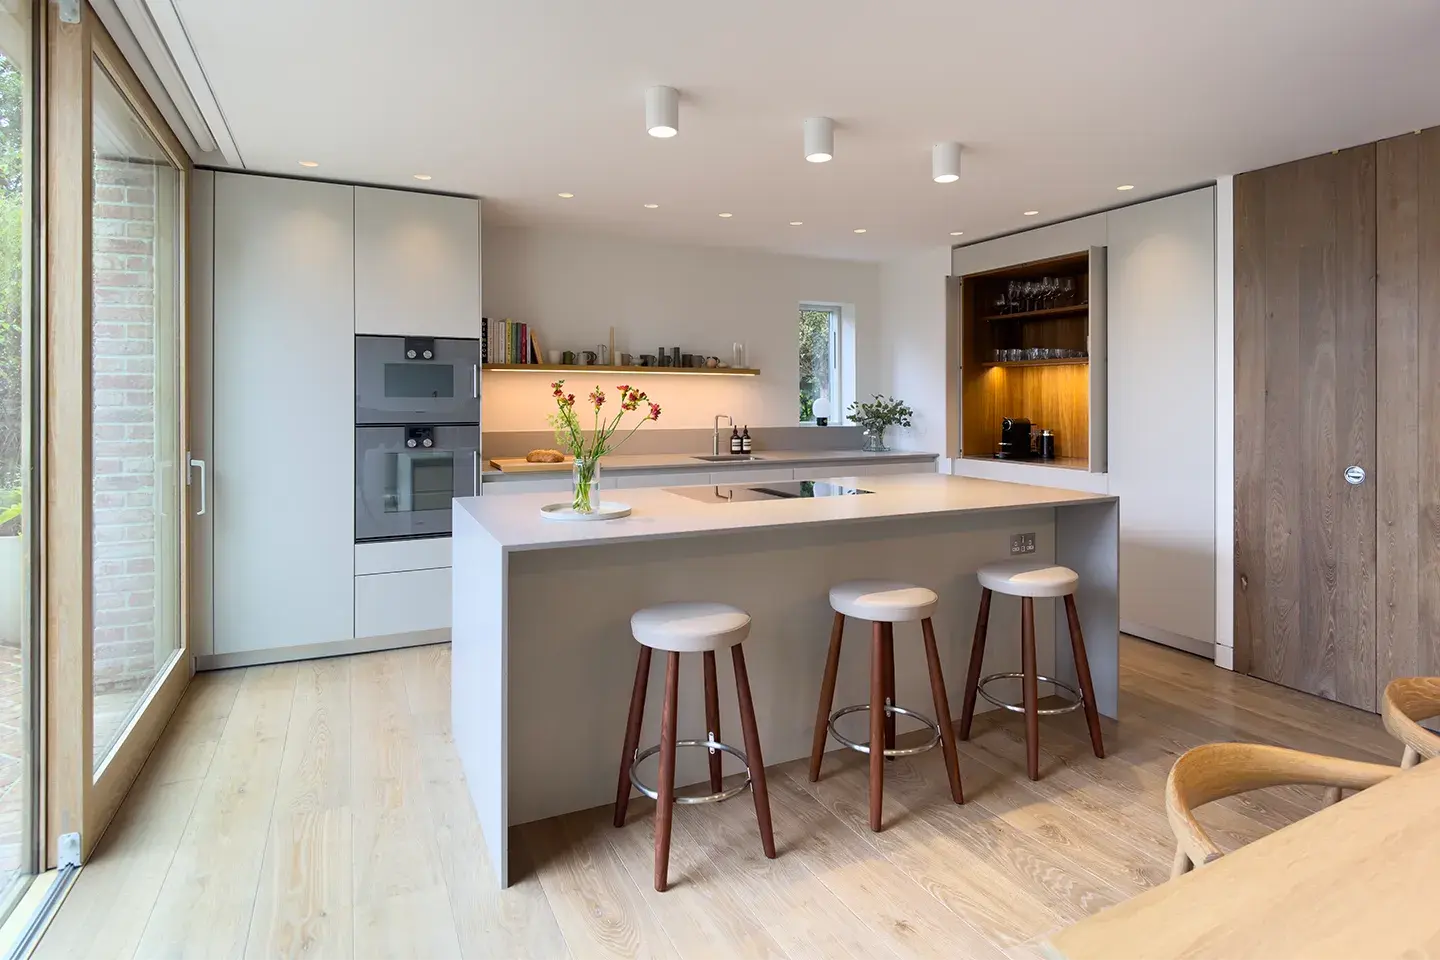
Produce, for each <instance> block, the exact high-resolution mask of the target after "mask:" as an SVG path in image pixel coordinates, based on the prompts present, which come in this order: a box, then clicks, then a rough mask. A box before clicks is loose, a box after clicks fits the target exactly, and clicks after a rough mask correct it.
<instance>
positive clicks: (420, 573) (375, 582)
mask: <svg viewBox="0 0 1440 960" xmlns="http://www.w3.org/2000/svg"><path fill="white" fill-rule="evenodd" d="M449 627H450V568H449V567H438V568H436V569H433V570H410V571H407V572H404V573H374V574H370V575H369V576H363V577H356V578H355V636H356V637H388V636H390V635H392V634H397V633H417V632H419V631H421V630H444V629H449Z"/></svg>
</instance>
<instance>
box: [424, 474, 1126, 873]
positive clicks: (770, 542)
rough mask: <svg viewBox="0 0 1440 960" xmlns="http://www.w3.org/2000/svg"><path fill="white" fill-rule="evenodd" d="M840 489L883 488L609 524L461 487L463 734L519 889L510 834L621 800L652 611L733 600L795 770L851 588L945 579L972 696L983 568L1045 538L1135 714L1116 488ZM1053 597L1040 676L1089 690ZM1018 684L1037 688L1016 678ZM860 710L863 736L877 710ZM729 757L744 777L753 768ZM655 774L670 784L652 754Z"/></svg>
mask: <svg viewBox="0 0 1440 960" xmlns="http://www.w3.org/2000/svg"><path fill="white" fill-rule="evenodd" d="M831 482H833V483H835V484H843V485H846V486H849V487H854V488H859V489H863V490H866V491H870V492H869V493H867V494H863V495H850V496H833V497H821V498H815V499H777V500H770V501H743V502H742V501H738V500H737V501H735V502H712V503H706V502H702V501H700V500H697V499H694V498H693V497H692V496H682V495H680V494H678V493H674V492H671V491H669V490H667V489H664V488H651V489H632V490H615V491H608V492H607V494H606V499H607V500H621V501H623V502H625V503H626V504H628V505H629V506H630V507H631V508H632V509H633V513H632V515H631V516H629V517H626V518H623V519H620V520H612V521H606V522H592V523H556V522H551V521H546V520H543V519H541V517H540V512H539V511H540V507H541V506H543V505H544V504H547V503H550V502H553V501H555V500H556V499H557V497H556V495H555V494H553V493H548V494H547V493H537V494H519V495H515V496H510V497H503V498H489V497H484V498H466V499H459V500H456V501H455V503H454V534H453V537H454V541H453V548H454V552H453V556H454V560H453V568H452V576H453V578H454V580H453V585H454V589H453V598H454V599H453V604H454V617H453V627H452V681H451V713H452V721H453V730H454V738H455V744H456V748H457V750H458V751H459V754H460V758H461V761H462V763H463V764H464V768H465V774H466V780H467V782H468V784H469V788H470V793H471V797H472V799H473V800H474V802H475V808H476V811H477V813H478V815H479V819H480V824H481V827H482V829H483V831H484V834H485V842H486V846H487V848H488V852H489V856H490V862H491V864H492V865H493V866H494V868H495V870H496V872H497V874H498V879H499V882H500V884H501V885H502V886H504V885H506V884H508V880H509V865H508V846H509V843H508V832H509V831H508V828H509V827H510V826H512V825H515V824H519V823H526V822H529V821H532V820H539V819H543V818H545V817H551V816H556V815H558V814H562V813H568V812H571V811H575V810H583V809H586V808H589V807H594V806H599V805H602V804H605V803H608V802H611V801H612V800H613V791H614V787H615V772H616V770H617V768H618V765H619V760H620V750H621V745H622V742H623V739H624V733H625V718H626V713H627V708H628V705H629V696H630V689H631V686H632V683H633V677H634V671H635V657H636V654H637V645H636V643H635V641H634V640H633V639H632V637H631V635H630V624H629V620H630V615H631V614H632V613H633V612H634V611H636V610H638V609H640V608H642V607H646V606H650V605H653V604H657V603H663V602H666V601H672V600H715V601H720V602H724V603H731V604H735V605H736V606H739V607H741V608H743V609H744V610H746V611H747V612H748V613H749V614H750V615H751V617H752V618H753V623H752V627H751V632H750V636H749V639H747V640H746V641H745V651H746V659H747V661H748V664H749V675H750V684H751V688H752V692H753V695H754V700H755V712H756V717H757V720H758V725H759V728H760V734H761V740H762V743H763V747H764V755H765V759H766V762H767V763H769V764H776V763H783V762H785V761H788V760H793V759H795V758H797V757H801V756H807V755H808V754H809V750H810V742H811V736H812V733H813V723H814V719H815V717H814V711H815V703H816V700H817V698H818V695H819V689H820V680H821V675H822V672H823V670H824V665H825V656H826V650H827V646H828V643H829V634H830V627H831V621H832V617H833V611H832V610H831V609H830V606H829V601H828V591H829V588H830V587H831V586H832V585H833V584H835V583H839V582H840V581H843V580H852V579H864V578H885V579H895V580H905V581H910V582H913V583H917V584H921V585H924V586H927V587H930V588H931V589H933V590H935V591H936V592H937V593H938V594H939V596H940V605H939V608H938V610H937V612H936V614H935V618H934V622H935V629H936V633H937V637H938V639H939V642H940V649H941V660H942V664H943V667H944V670H945V674H946V677H947V683H948V685H949V687H950V689H951V691H952V693H951V697H950V699H951V702H952V703H953V704H955V705H956V706H958V705H959V704H960V702H961V691H962V688H963V683H964V679H965V677H964V667H965V664H966V663H967V661H968V657H969V650H970V638H971V634H972V631H973V630H974V625H975V617H976V612H977V609H978V606H979V595H980V588H979V585H978V584H977V583H976V581H975V577H974V571H975V570H976V569H977V568H978V567H979V566H981V565H982V564H985V563H989V562H992V561H995V560H999V559H1004V558H1007V557H1008V556H1009V555H1010V538H1011V536H1012V535H1013V534H1018V533H1033V534H1034V535H1035V547H1036V549H1035V553H1034V554H1033V556H1034V558H1036V559H1040V560H1048V561H1053V562H1057V563H1063V564H1065V565H1066V566H1069V567H1071V568H1073V569H1075V570H1076V571H1077V572H1078V573H1079V574H1080V582H1081V587H1080V591H1079V593H1078V594H1077V597H1076V602H1077V604H1078V605H1079V610H1080V617H1081V621H1082V625H1083V628H1084V632H1085V640H1086V646H1087V649H1088V653H1089V660H1090V669H1091V673H1092V675H1093V679H1094V684H1095V692H1096V697H1097V700H1098V704H1099V708H1100V712H1101V713H1104V714H1106V715H1107V716H1110V717H1114V716H1116V709H1117V701H1118V696H1119V665H1118V617H1119V608H1118V603H1117V583H1118V569H1117V565H1118V562H1117V558H1118V540H1119V535H1118V528H1119V504H1118V502H1117V501H1116V499H1115V498H1114V497H1108V496H1100V495H1095V494H1087V493H1078V492H1075V491H1071V490H1057V489H1051V488H1046V487H1033V486H1026V485H1023V484H1013V483H999V482H995V481H988V480H975V479H970V478H963V477H950V476H941V475H935V474H913V475H903V476H892V477H874V476H871V477H857V478H837V479H835V480H833V481H831ZM687 489H689V490H694V489H695V488H687ZM1052 606H1053V605H1051V604H1046V603H1041V604H1037V606H1036V635H1037V637H1038V638H1039V644H1038V653H1039V667H1040V672H1041V673H1042V674H1045V675H1049V676H1056V677H1058V678H1059V679H1061V680H1065V681H1067V682H1070V683H1071V684H1072V685H1073V684H1074V682H1075V676H1074V665H1073V663H1071V662H1070V655H1069V645H1068V640H1066V639H1065V634H1064V630H1065V625H1064V618H1063V617H1059V618H1057V617H1056V616H1055V615H1054V611H1053V609H1051V608H1052ZM1019 619H1020V604H1019V602H1018V601H1013V602H1012V601H1009V600H1008V599H1007V598H998V599H997V602H995V603H994V604H993V606H992V608H991V616H990V630H989V637H990V641H989V644H988V647H987V658H986V672H987V673H990V672H997V671H1012V670H1018V669H1019V660H1020V652H1019V651H1020V643H1019V631H1020V623H1019ZM1057 631H1058V632H1057ZM895 636H896V648H897V649H896V662H895V670H896V697H897V700H898V702H899V705H901V706H909V707H912V708H916V707H918V708H920V709H921V711H922V712H927V711H926V708H927V707H928V705H929V703H930V688H929V681H928V679H927V675H926V670H925V657H924V654H923V651H922V648H921V644H920V630H919V625H918V624H913V623H906V624H897V625H896V633H895ZM867 640H868V633H866V632H865V629H864V627H863V626H858V625H850V626H848V628H847V631H846V646H845V648H844V650H843V652H842V655H841V663H840V671H839V680H838V683H837V685H836V697H835V704H836V705H837V706H840V705H843V704H849V703H862V702H865V701H866V700H867V698H868V690H869V674H868V669H869V644H868V642H866V641H867ZM1057 640H1059V641H1061V642H1059V643H1057V642H1056V641H1057ZM691 659H693V660H694V661H695V662H694V663H691V662H689V661H690V660H691ZM681 668H682V677H681V689H680V695H679V718H680V719H679V732H680V736H681V738H682V739H684V738H687V737H689V736H691V735H693V734H695V733H697V732H700V731H702V730H703V726H704V720H703V718H704V707H703V704H704V700H703V693H702V687H701V670H700V663H699V658H685V659H684V660H683V661H682V664H681ZM661 673H663V671H652V675H651V678H650V683H651V689H650V695H649V700H648V702H649V703H650V704H651V705H652V708H651V709H649V710H647V711H646V717H645V725H644V727H643V728H642V733H641V744H642V747H643V746H644V745H648V744H652V743H655V742H657V740H658V734H657V730H658V723H659V710H658V709H656V708H655V707H654V706H653V705H657V704H659V702H660V685H661V682H662V677H661ZM720 685H721V688H722V689H721V691H720V702H721V713H722V717H721V734H722V738H728V739H727V742H735V741H736V739H737V734H738V730H739V723H738V720H737V717H736V714H735V711H734V704H735V696H734V685H733V678H732V677H731V675H730V673H729V671H726V670H721V671H720ZM1016 686H1017V688H1018V684H1017V685H1016ZM1000 692H1002V693H1004V692H1005V691H1003V689H1002V690H1001V691H1000ZM1007 695H1013V696H1014V699H1017V700H1018V699H1019V697H1018V690H1017V691H1011V692H1010V693H1009V694H1007ZM846 722H850V723H854V724H855V727H854V729H853V730H850V731H849V732H850V735H852V736H855V737H856V738H857V739H860V740H862V741H863V740H864V739H865V735H864V733H863V730H864V723H865V718H864V716H863V714H861V715H857V716H852V717H850V718H847V721H846ZM901 729H902V732H903V731H904V730H905V729H906V727H905V726H904V724H903V721H902V728H901ZM831 746H832V748H833V747H836V746H837V745H835V744H833V742H832V744H831ZM726 759H727V772H736V771H738V764H736V765H735V767H734V769H733V770H731V769H730V768H729V766H728V764H730V763H732V762H733V761H731V760H730V758H726ZM961 772H962V775H963V773H964V770H963V767H962V771H961ZM640 775H641V776H642V777H643V778H644V779H646V780H647V781H650V782H653V781H654V777H655V770H654V761H653V759H652V760H651V761H648V762H647V763H645V764H642V766H641V770H640ZM707 776H708V767H707V765H706V759H705V754H704V752H703V751H681V754H680V756H679V758H678V760H677V765H676V784H677V787H678V786H679V785H680V784H689V783H695V782H698V781H700V780H703V779H706V777H707Z"/></svg>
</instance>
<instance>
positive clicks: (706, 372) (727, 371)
mask: <svg viewBox="0 0 1440 960" xmlns="http://www.w3.org/2000/svg"><path fill="white" fill-rule="evenodd" d="M480 369H481V370H484V371H485V372H486V373H597V374H599V373H664V374H670V375H680V376H694V375H697V374H698V375H700V376H706V377H717V376H719V377H755V376H759V375H760V371H759V370H757V369H754V368H752V367H602V366H600V365H599V364H593V363H592V364H588V365H586V364H569V365H567V364H563V363H555V364H552V363H482V364H481V365H480Z"/></svg>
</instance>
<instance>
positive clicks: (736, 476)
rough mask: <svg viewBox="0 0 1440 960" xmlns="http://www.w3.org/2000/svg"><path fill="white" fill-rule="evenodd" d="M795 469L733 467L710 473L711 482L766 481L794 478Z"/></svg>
mask: <svg viewBox="0 0 1440 960" xmlns="http://www.w3.org/2000/svg"><path fill="white" fill-rule="evenodd" d="M794 479H795V471H794V470H792V469H791V468H790V467H731V468H730V469H729V470H723V471H720V472H717V473H712V474H710V482H711V483H718V484H722V485H723V484H727V483H766V482H772V481H776V480H794Z"/></svg>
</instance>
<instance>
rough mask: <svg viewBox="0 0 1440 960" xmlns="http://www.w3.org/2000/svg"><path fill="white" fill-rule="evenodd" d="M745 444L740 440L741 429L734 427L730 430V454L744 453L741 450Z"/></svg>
mask: <svg viewBox="0 0 1440 960" xmlns="http://www.w3.org/2000/svg"><path fill="white" fill-rule="evenodd" d="M743 443H744V441H742V440H741V439H740V428H739V427H734V426H732V427H731V428H730V452H731V453H737V454H738V453H743V452H744V451H743V450H742V449H741V446H742V444H743Z"/></svg>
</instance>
